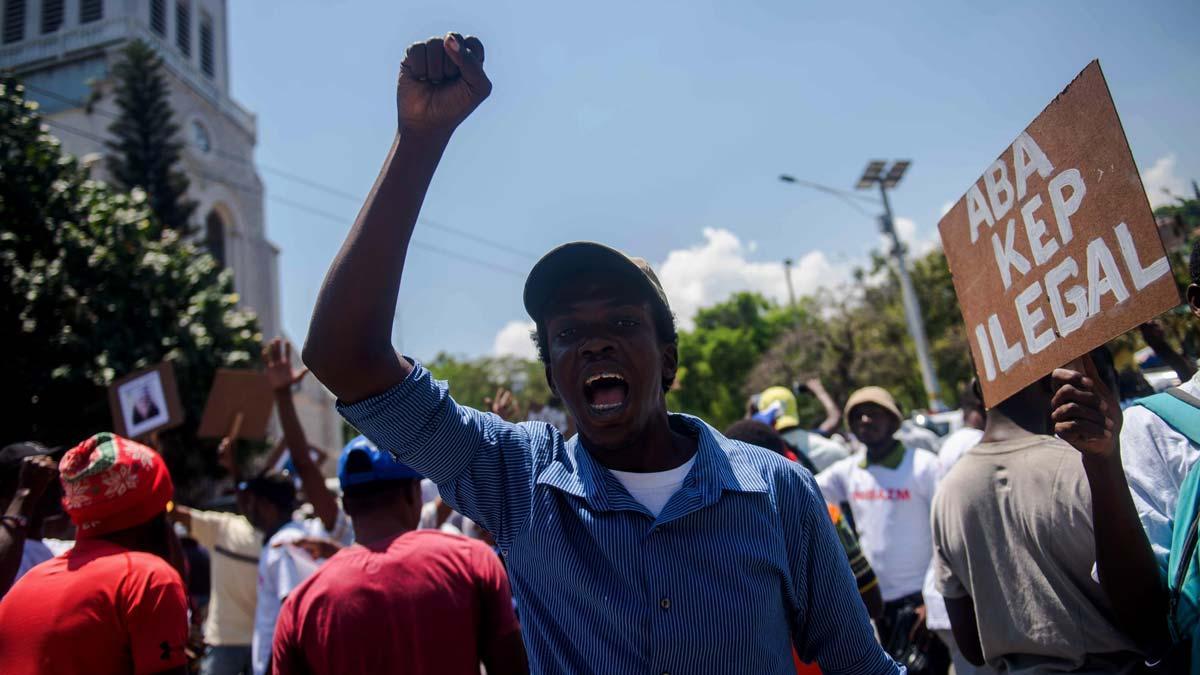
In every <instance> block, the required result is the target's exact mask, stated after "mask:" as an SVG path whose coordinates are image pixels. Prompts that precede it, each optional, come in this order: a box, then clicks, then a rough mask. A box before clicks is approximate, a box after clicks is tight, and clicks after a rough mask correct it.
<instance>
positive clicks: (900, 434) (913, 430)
mask: <svg viewBox="0 0 1200 675" xmlns="http://www.w3.org/2000/svg"><path fill="white" fill-rule="evenodd" d="M896 438H897V440H899V441H900V442H901V443H903V444H904V447H906V448H921V449H922V450H928V451H930V452H932V453H936V452H937V451H938V449H939V448H941V447H942V439H941V438H940V437H939V436H938V435H937V434H935V433H933V432H932V431H930V430H928V429H926V428H925V427H923V426H920V425H918V424H916V423H914V422H913V421H912V420H904V421H903V422H901V423H900V430H899V431H897V432H896Z"/></svg>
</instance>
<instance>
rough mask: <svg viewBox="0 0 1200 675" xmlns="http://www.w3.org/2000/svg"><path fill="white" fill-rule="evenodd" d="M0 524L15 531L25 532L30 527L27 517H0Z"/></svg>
mask: <svg viewBox="0 0 1200 675" xmlns="http://www.w3.org/2000/svg"><path fill="white" fill-rule="evenodd" d="M0 523H3V524H4V525H6V526H8V527H11V528H14V529H21V530H24V529H25V528H27V527H29V518H27V517H25V516H0Z"/></svg>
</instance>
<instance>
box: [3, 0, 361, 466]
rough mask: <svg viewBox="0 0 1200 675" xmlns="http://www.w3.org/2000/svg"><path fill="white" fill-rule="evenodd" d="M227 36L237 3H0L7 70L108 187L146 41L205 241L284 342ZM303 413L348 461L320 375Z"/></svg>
mask: <svg viewBox="0 0 1200 675" xmlns="http://www.w3.org/2000/svg"><path fill="white" fill-rule="evenodd" d="M227 35H228V12H227V6H226V1H225V0H0V69H5V70H8V69H11V70H13V71H15V72H16V73H17V75H18V77H19V78H20V79H21V80H22V81H23V82H24V84H25V85H26V88H27V89H26V94H27V96H28V97H29V98H30V99H33V100H36V101H37V102H38V104H39V106H40V109H41V112H42V113H43V114H44V115H45V118H46V120H47V122H48V124H49V127H50V131H51V133H53V134H54V135H55V136H56V137H57V138H59V139H60V140H61V142H62V146H63V148H64V149H65V150H66V151H67V152H70V153H71V154H73V155H76V156H77V157H79V158H81V160H82V161H83V162H84V163H85V164H86V165H87V166H89V167H90V169H91V172H92V176H93V177H95V178H97V179H100V180H104V179H106V178H107V176H106V173H107V172H106V170H105V162H104V161H103V157H104V153H105V152H106V151H107V149H106V147H105V145H104V141H105V140H106V139H108V138H109V133H108V127H109V125H111V124H112V122H113V120H114V116H115V115H116V113H117V110H116V107H115V102H114V96H113V85H114V83H113V80H112V75H111V73H112V65H113V63H114V62H115V61H116V60H117V58H118V52H119V50H120V49H121V47H122V46H123V45H124V44H125V43H126V42H128V41H130V40H134V39H141V40H143V41H145V42H147V43H148V44H150V45H152V46H153V47H154V48H155V49H156V50H157V51H158V53H159V54H160V55H161V56H162V59H163V62H164V71H165V75H166V78H167V82H168V86H169V89H170V92H171V93H170V97H171V99H170V100H171V105H172V107H173V108H174V111H175V119H176V123H177V124H178V125H179V127H180V134H181V139H180V140H181V141H184V143H185V149H184V151H183V154H182V161H181V164H182V168H183V170H184V171H185V172H186V174H187V176H188V179H189V180H190V181H191V187H190V191H189V193H188V196H189V198H191V199H193V200H195V201H196V202H197V204H198V206H197V209H196V212H195V216H194V218H195V224H196V226H197V231H198V235H197V236H198V237H199V238H200V239H201V240H202V243H203V244H204V245H205V246H206V247H207V248H208V249H209V251H211V252H212V254H213V256H214V257H216V259H217V260H218V261H220V262H221V263H222V264H224V265H226V266H227V267H229V268H230V269H232V270H233V273H234V285H235V287H236V290H237V292H238V295H239V297H240V304H241V305H242V306H244V307H246V308H249V309H252V310H254V312H255V313H257V315H258V319H259V323H260V325H261V326H262V331H263V336H264V338H268V339H269V338H270V337H272V336H275V335H282V334H283V328H282V325H281V321H280V301H279V293H280V289H279V270H278V257H279V248H278V247H277V246H276V245H275V244H273V243H272V242H271V241H270V240H269V239H268V238H267V234H266V229H265V224H264V222H263V184H262V180H261V179H260V177H259V175H258V171H257V170H256V169H255V165H254V146H255V143H256V140H257V135H258V131H257V125H258V121H257V119H256V118H255V115H254V113H252V112H250V111H248V110H246V109H245V108H243V107H242V106H241V105H239V104H238V103H237V102H236V101H234V100H233V99H232V98H231V97H230V94H229V66H230V64H229V44H228V41H227ZM296 351H297V352H298V351H299V350H298V349H297V350H296ZM296 404H297V408H298V410H299V413H300V417H301V419H302V421H303V422H304V426H305V429H306V431H307V432H308V436H309V441H310V443H312V444H313V445H315V446H318V447H320V448H322V449H323V450H325V451H327V452H329V453H331V456H332V457H335V458H336V453H337V451H338V450H340V449H341V421H340V418H339V417H338V415H337V413H336V412H335V411H334V410H333V399H332V397H331V396H330V394H329V393H328V392H327V391H326V390H325V389H324V388H323V387H322V386H321V385H320V384H319V383H318V382H317V381H316V380H315V379H314V378H312V377H309V378H306V379H305V382H304V384H303V386H302V390H301V391H300V392H299V393H298V394H297V399H296ZM332 463H333V462H330V463H327V464H326V467H325V468H326V470H327V471H329V470H330V469H331V468H332V467H331V466H330V464H332Z"/></svg>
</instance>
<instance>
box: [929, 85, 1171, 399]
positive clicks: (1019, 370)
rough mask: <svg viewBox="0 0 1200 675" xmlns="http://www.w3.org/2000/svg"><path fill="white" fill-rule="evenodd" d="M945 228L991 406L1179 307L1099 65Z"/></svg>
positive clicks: (1008, 154)
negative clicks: (1129, 331) (1167, 311)
mask: <svg viewBox="0 0 1200 675" xmlns="http://www.w3.org/2000/svg"><path fill="white" fill-rule="evenodd" d="M938 229H939V230H940V232H941V237H942V246H943V248H944V249H945V252H946V258H947V260H948V262H949V264H950V272H951V274H952V276H953V278H954V290H955V292H956V293H957V295H958V302H959V307H960V309H961V310H962V315H963V321H964V322H965V323H966V327H967V336H968V339H969V341H970V343H971V353H972V355H973V356H974V357H975V367H976V370H977V371H978V374H979V381H980V383H981V384H982V387H983V398H984V402H985V403H986V404H987V405H988V406H993V405H995V404H996V403H999V402H1000V401H1003V400H1004V399H1006V398H1008V397H1009V396H1010V395H1012V394H1014V393H1016V392H1017V391H1020V390H1021V389H1022V388H1024V387H1025V386H1027V385H1029V384H1030V383H1032V382H1034V381H1036V380H1037V379H1038V378H1039V377H1042V376H1043V375H1046V374H1048V373H1049V372H1051V371H1052V370H1053V369H1055V368H1058V367H1060V366H1062V365H1063V364H1065V363H1067V362H1069V361H1071V360H1072V359H1073V358H1075V357H1078V356H1080V355H1082V354H1085V353H1087V352H1088V351H1089V350H1091V349H1093V348H1095V347H1097V346H1099V345H1101V344H1104V343H1105V342H1107V341H1108V340H1111V339H1112V338H1114V337H1116V336H1117V335H1120V334H1121V333H1124V332H1125V331H1128V330H1130V329H1132V328H1134V327H1136V326H1137V325H1139V324H1141V323H1143V322H1145V321H1147V320H1149V319H1151V318H1153V317H1155V316H1157V315H1158V314H1161V313H1162V312H1164V311H1166V310H1168V309H1170V308H1172V307H1174V306H1176V305H1178V304H1179V302H1180V297H1179V289H1178V288H1177V287H1176V285H1175V280H1174V278H1173V276H1172V274H1171V265H1170V262H1169V261H1168V260H1167V257H1166V255H1165V253H1164V250H1163V245H1162V241H1161V240H1160V239H1159V236H1158V228H1157V227H1156V226H1155V223H1154V217H1153V215H1152V214H1151V211H1150V204H1149V202H1148V201H1147V199H1146V192H1145V189H1144V188H1143V187H1142V181H1141V178H1140V177H1139V175H1138V170H1137V167H1136V166H1135V165H1134V163H1133V155H1132V154H1131V153H1130V151H1129V143H1128V142H1127V141H1126V139H1125V132H1124V130H1123V129H1122V128H1121V120H1120V119H1119V118H1118V117H1117V110H1116V108H1115V107H1114V106H1113V101H1112V96H1111V95H1110V93H1109V91H1108V85H1107V84H1106V83H1105V80H1104V75H1103V73H1101V71H1100V63H1099V62H1098V61H1092V62H1091V63H1090V64H1088V66H1087V67H1086V68H1084V69H1083V72H1081V73H1080V74H1079V75H1078V76H1077V77H1076V78H1075V80H1074V81H1073V82H1071V84H1070V85H1068V86H1067V88H1066V89H1064V90H1063V91H1062V93H1060V94H1059V95H1058V96H1057V97H1056V98H1055V99H1054V100H1053V101H1052V102H1051V103H1050V105H1049V106H1047V107H1046V109H1045V110H1044V111H1042V114H1041V115H1038V117H1037V119H1035V120H1034V121H1033V122H1032V123H1031V124H1030V125H1029V126H1028V127H1027V128H1026V129H1025V131H1023V132H1021V134H1020V135H1019V136H1017V138H1016V140H1015V141H1013V143H1012V145H1010V146H1009V147H1008V148H1007V149H1005V151H1004V152H1003V153H1002V154H1001V155H1000V157H999V158H998V159H996V161H995V162H993V163H992V165H991V166H989V167H988V168H987V170H986V171H985V172H984V174H983V176H981V177H980V178H979V179H978V180H976V181H975V183H974V184H973V185H971V187H970V189H969V190H967V193H966V194H965V195H964V196H963V197H962V198H961V199H959V200H958V203H956V204H955V205H954V207H953V208H952V209H950V211H949V212H948V213H946V215H945V216H944V217H943V218H942V220H941V222H940V223H938Z"/></svg>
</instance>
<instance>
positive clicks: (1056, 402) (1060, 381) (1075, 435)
mask: <svg viewBox="0 0 1200 675" xmlns="http://www.w3.org/2000/svg"><path fill="white" fill-rule="evenodd" d="M1053 378H1054V386H1055V393H1054V398H1053V401H1052V405H1053V408H1054V412H1053V414H1052V419H1053V420H1054V423H1055V424H1054V432H1055V433H1056V434H1057V435H1058V436H1059V437H1060V438H1062V439H1063V440H1065V441H1067V442H1068V443H1070V444H1071V445H1072V446H1074V447H1075V449H1076V450H1079V452H1080V454H1081V455H1082V458H1083V468H1084V473H1085V474H1086V476H1087V481H1088V487H1089V488H1090V490H1091V494H1092V526H1093V529H1094V531H1095V537H1096V570H1097V572H1098V574H1099V577H1100V587H1101V589H1103V591H1104V594H1105V596H1106V597H1107V598H1108V600H1109V602H1110V603H1112V606H1113V617H1114V620H1115V621H1116V622H1117V625H1119V626H1120V627H1121V629H1122V630H1124V631H1125V633H1126V634H1127V635H1129V636H1130V637H1131V638H1133V640H1134V641H1135V642H1136V643H1137V644H1138V645H1139V646H1140V647H1142V648H1143V649H1145V650H1146V651H1148V652H1149V653H1150V654H1151V655H1153V654H1156V653H1159V650H1160V649H1162V648H1163V647H1164V646H1165V645H1167V644H1169V642H1170V636H1169V633H1168V630H1167V613H1168V607H1167V592H1166V588H1165V586H1164V585H1163V583H1162V579H1161V577H1160V575H1159V568H1158V563H1157V561H1156V560H1155V558H1154V552H1153V551H1152V550H1151V548H1150V542H1149V541H1148V540H1147V539H1146V532H1145V530H1143V529H1142V524H1141V521H1140V520H1139V519H1138V514H1137V510H1136V509H1135V508H1134V505H1133V497H1132V495H1131V494H1130V492H1129V485H1128V483H1127V482H1126V479H1125V471H1124V469H1123V468H1122V466H1121V444H1120V441H1119V437H1120V431H1121V423H1122V417H1121V406H1120V402H1119V401H1118V400H1117V396H1116V394H1115V393H1114V392H1111V391H1109V390H1108V387H1106V386H1105V385H1104V383H1103V381H1102V380H1101V378H1100V377H1099V376H1098V374H1097V372H1096V366H1095V364H1094V363H1092V359H1091V357H1088V356H1085V357H1083V358H1082V359H1080V361H1077V362H1076V363H1075V364H1072V368H1071V369H1068V368H1059V369H1057V370H1055V371H1054V375H1053Z"/></svg>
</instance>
